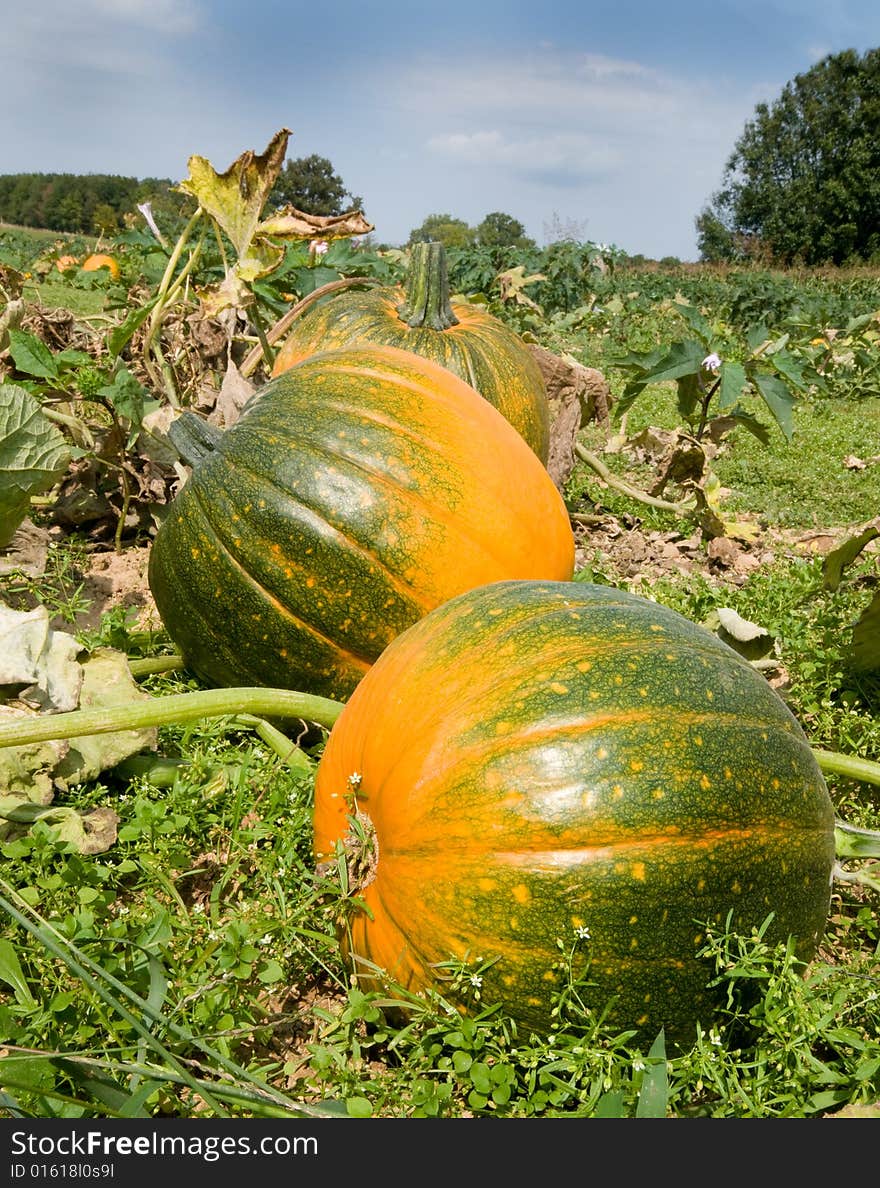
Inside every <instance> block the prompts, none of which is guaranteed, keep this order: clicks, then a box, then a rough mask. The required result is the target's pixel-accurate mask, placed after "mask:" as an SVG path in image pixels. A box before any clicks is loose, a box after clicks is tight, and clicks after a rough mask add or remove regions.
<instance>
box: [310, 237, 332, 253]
mask: <svg viewBox="0 0 880 1188" xmlns="http://www.w3.org/2000/svg"><path fill="white" fill-rule="evenodd" d="M329 248H330V244H329V243H327V241H326V239H313V240H312V241H311V243H310V244H309V254H310V255H312V256H325V255H326V254H327V251H328V250H329Z"/></svg>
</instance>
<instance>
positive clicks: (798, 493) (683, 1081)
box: [0, 133, 880, 1119]
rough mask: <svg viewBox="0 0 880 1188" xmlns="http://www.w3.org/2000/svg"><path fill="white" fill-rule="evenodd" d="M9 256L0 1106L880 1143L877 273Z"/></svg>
mask: <svg viewBox="0 0 880 1188" xmlns="http://www.w3.org/2000/svg"><path fill="white" fill-rule="evenodd" d="M285 147H286V136H285V135H284V134H283V133H279V134H278V136H277V137H276V138H275V140H274V141H273V142H272V143H271V144H270V146H269V147H268V148H267V150H266V152H265V153H264V154H263V155H262V156H257V155H254V154H253V153H246V154H243V155H242V156H241V157H240V158H239V159H238V160H237V161H236V162H234V163H233V165H232V166H231V167H230V168H229V169H228V170H227V171H226V172H225V173H223V174H218V173H216V172H215V170H214V169H213V167H212V166H211V164H210V162H208V161H206V160H205V159H204V158H201V157H193V158H191V159H190V162H189V176H188V178H187V179H186V180H185V181H184V182H183V183H181V186H180V190H181V192H182V193H183V194H185V195H187V197H188V199H189V200H190V206H189V207H188V208H187V210H186V212H185V214H184V215H183V216H182V217H180V218H179V219H178V220H177V221H176V222H174V223H173V224H172V222H171V221H170V219H169V221H168V222H166V223H163V222H162V221H161V219H160V218H159V217H158V216H157V217H154V216H153V214H152V212H151V210H150V208H149V205H147V206H146V207H145V208H144V207H138V208H136V209H134V210H133V211H132V212H131V214H130V217H128V218H127V220H126V222H127V227H126V229H125V230H124V231H121V232H120V233H118V234H114V235H113V236H103V237H102V238H100V239H97V240H96V239H94V238H86V237H83V236H71V235H61V234H56V233H53V232H46V231H36V230H33V229H28V228H23V227H13V226H3V227H0V854H2V862H0V919H2V925H0V1115H2V1116H6V1117H31V1118H98V1117H100V1118H105V1117H106V1118H134V1119H137V1118H160V1117H161V1118H195V1117H197V1116H198V1117H217V1118H225V1117H231V1118H319V1117H327V1118H340V1117H358V1118H370V1117H373V1118H379V1117H384V1118H424V1117H440V1118H491V1117H499V1118H500V1117H503V1118H563V1117H571V1118H592V1117H604V1118H624V1117H627V1118H628V1117H655V1118H657V1117H669V1118H686V1117H712V1118H770V1117H773V1118H805V1117H815V1118H832V1117H876V1116H878V1115H880V964H878V955H880V917H878V904H880V899H878V896H880V551H878V548H880V546H878V541H880V271H878V270H876V269H872V268H869V267H867V266H865V267H863V268H849V269H843V268H839V269H832V268H828V269H812V270H807V269H788V270H782V269H774V268H770V267H767V266H763V265H761V264H758V263H753V264H748V265H742V266H741V267H734V266H733V265H709V264H682V263H680V262H677V261H665V262H656V261H652V260H645V259H642V258H639V259H632V258H629V257H627V256H626V254H625V253H623V252H621V251H618V250H616V249H614V248H612V247H608V246H606V245H600V244H594V243H589V242H587V243H582V242H575V241H573V240H560V241H558V242H556V243H551V244H549V245H547V246H546V247H544V248H542V249H537V248H535V249H531V248H488V247H468V248H454V247H449V248H444V247H443V245H442V244H441V243H439V242H436V241H431V242H423V243H414V244H413V245H412V246H411V247H408V248H397V247H390V246H387V245H382V244H381V243H379V242H378V241H377V238H376V229H375V228H374V226H373V224H372V223H370V222H368V220H367V218H366V216H365V215H364V214H363V213H362V212H359V211H352V212H350V213H349V214H346V215H342V216H333V217H330V216H327V217H322V216H314V215H307V214H304V213H303V212H302V211H299V210H297V209H296V208H295V207H293V206H288V207H285V208H283V209H281V210H275V211H270V210H269V209H268V208H267V207H266V206H265V201H266V197H267V195H268V193H269V190H270V188H271V184H272V181H273V180H274V177H275V174H276V173H277V170H278V168H279V167H280V164H281V162H282V161H283V157H284V149H285Z"/></svg>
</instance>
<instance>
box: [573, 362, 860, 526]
mask: <svg viewBox="0 0 880 1188" xmlns="http://www.w3.org/2000/svg"><path fill="white" fill-rule="evenodd" d="M752 411H754V413H755V415H757V416H760V415H761V414H762V412H763V414H764V415H763V420H764V422H765V424H768V428H769V431H770V432H769V441H768V443H767V444H766V445H765V444H763V443H762V442H760V441H759V440H758V439H757V438H756V437H755V436H754V435H753V434H751V433H749V432H748V430H746V429H743V428H742V427H739V428H737V429H735V430H734V432H733V433H732V434H731V435H730V436H729V438H727V439H726V441H725V444H724V445H723V447H722V449H721V451H720V452H719V453H718V455H717V456H716V457H715V458H714V459H712V461H711V463H710V465H711V469H712V470H713V471H714V473H715V474H716V475H717V476H718V479H719V480H720V482H721V484H722V485H723V487H725V488H727V491H728V493H727V494H726V495H725V498H724V504H723V507H724V511H725V514H726V515H727V514H730V513H741V512H750V513H753V514H754V515H756V516H759V517H760V518H761V519H762V520H764V521H765V522H766V523H768V524H770V525H773V526H774V527H776V528H790V529H795V528H802V529H805V530H807V529H813V528H840V527H848V526H854V525H857V524H863V523H864V522H865V521H866V520H870V519H873V518H874V517H875V516H877V515H880V398H878V397H863V398H861V399H859V400H847V399H845V398H843V397H835V398H834V399H813V400H802V401H800V402H799V403H798V405H797V406H796V409H795V414H794V433H793V435H792V439H791V441H790V442H789V441H787V440H786V439H785V437H784V436H783V434H782V433H781V432H780V431H779V430H778V429H777V427H776V426H775V425H773V424H769V416H768V415H767V413H766V410H762V409H761V408H758V407H755V408H754V409H753V410H752ZM680 424H681V422H680V418H679V417H678V414H677V410H676V405H675V391H674V388H673V386H672V385H670V384H663V385H661V384H656V385H653V386H651V387H649V388H647V389H646V390H645V392H644V393H643V394H642V395H641V396H640V397H639V399H638V400H637V401H636V402H635V404H634V405H633V406H632V408H631V409H630V410H629V413H628V415H627V421H626V432H627V435H628V436H629V437H630V438H632V437H635V436H636V435H637V434H638V433H639V432H640V431H642V430H643V429H646V428H649V427H656V428H660V429H667V430H673V429H676V428H678V427H680ZM618 425H619V421H616V423H615V425H614V426H613V428H612V430H611V431H612V432H614V431H615V430H616V428H617V427H618ZM606 438H607V431H606V430H605V429H604V428H600V427H596V426H594V427H592V428H591V430H590V432H589V433H588V434H587V435H586V436H585V441H588V442H589V443H590V444H591V448H593V449H594V450H595V449H599V450H601V449H602V446H603V445H604V442H605V440H606ZM850 457H855V458H856V459H860V460H861V461H862V462H864V463H865V466H864V468H863V469H859V468H857V467H850V466H847V465H846V460H847V459H848V458H850ZM604 461H605V462H606V464H607V465H608V466H609V467H610V468H611V469H612V470H614V471H616V472H617V473H621V474H622V473H623V472H624V471H627V472H628V473H629V475H630V478H631V481H635V482H641V485H642V486H643V487H647V486H649V485H650V482H651V481H652V479H653V478H654V477H656V475H655V472H654V469H653V468H652V467H651V466H650V465H647V464H645V465H643V466H641V467H640V466H638V465H634V464H633V462H632V460H631V459H630V458H628V457H626V456H622V455H614V454H611V455H606V456H604ZM573 489H575V490H579V491H580V490H583V491H586V490H589V491H591V492H592V493H593V494H595V492H596V482H595V476H593V475H592V474H591V472H590V471H589V470H588V469H587V468H586V467H583V466H582V465H579V468H578V472H577V474H576V475H575V476H574V482H573ZM602 499H603V502H604V503H607V504H608V506H609V507H611V508H613V509H618V508H620V507H621V506H624V504H623V503H622V502H621V501H620V500H618V499H615V497H614V496H613V495H607V496H606V492H604V491H603V492H602ZM625 506H627V507H629V508H630V510H631V509H632V506H633V504H632V501H628V502H627V503H626V504H625ZM639 510H640V513H641V512H642V511H643V509H639ZM651 522H652V524H653V523H657V524H660V523H662V524H665V525H666V526H668V524H669V521H668V517H666V518H665V519H664V518H663V517H662V516H660V517H653V518H652V520H651Z"/></svg>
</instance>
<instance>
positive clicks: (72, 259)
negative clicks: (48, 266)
mask: <svg viewBox="0 0 880 1188" xmlns="http://www.w3.org/2000/svg"><path fill="white" fill-rule="evenodd" d="M76 265H77V259H76V256H59V257H58V259H57V260H56V261H55V267H56V268H57V269H58V271H59V272H66V271H67V270H68V268H76Z"/></svg>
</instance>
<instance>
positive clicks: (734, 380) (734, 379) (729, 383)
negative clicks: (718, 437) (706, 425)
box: [716, 359, 746, 412]
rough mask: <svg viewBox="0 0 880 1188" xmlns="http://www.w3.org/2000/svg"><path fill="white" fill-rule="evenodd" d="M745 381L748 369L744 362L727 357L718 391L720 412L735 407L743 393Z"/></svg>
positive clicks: (722, 366)
mask: <svg viewBox="0 0 880 1188" xmlns="http://www.w3.org/2000/svg"><path fill="white" fill-rule="evenodd" d="M745 382H746V371H745V368H744V367H743V365H742V363H734V362H728V361H727V360H726V359H725V361H724V362H723V363H722V364H721V383H720V384H719V385H718V391H717V392H716V397H717V400H718V411H719V412H725V411H727V410H728V409H731V408H733V407H734V405H735V404H736V403H737V401H738V400H739V398H740V396H741V395H742V390H743V388H744V387H745Z"/></svg>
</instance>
